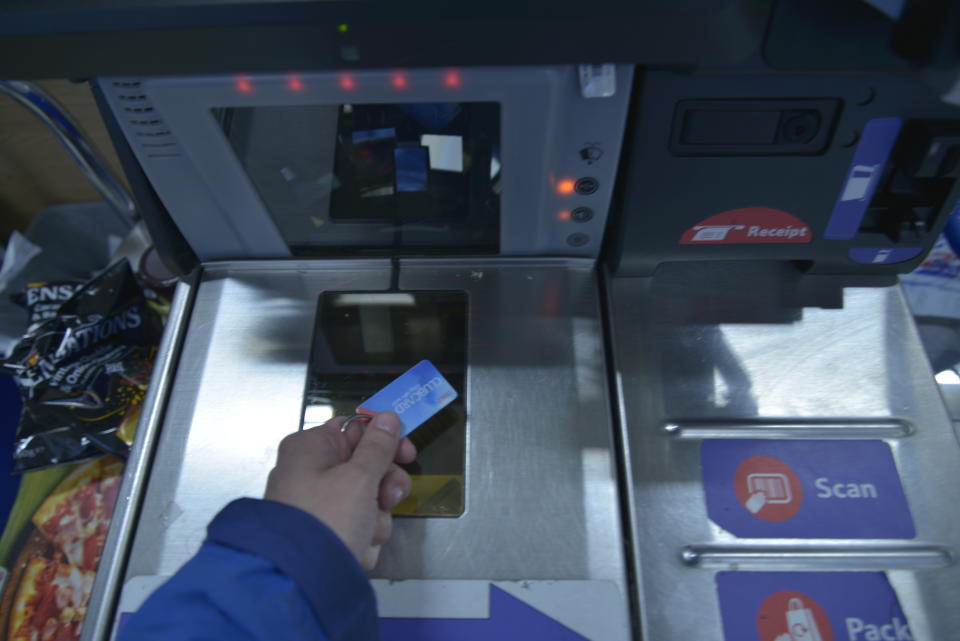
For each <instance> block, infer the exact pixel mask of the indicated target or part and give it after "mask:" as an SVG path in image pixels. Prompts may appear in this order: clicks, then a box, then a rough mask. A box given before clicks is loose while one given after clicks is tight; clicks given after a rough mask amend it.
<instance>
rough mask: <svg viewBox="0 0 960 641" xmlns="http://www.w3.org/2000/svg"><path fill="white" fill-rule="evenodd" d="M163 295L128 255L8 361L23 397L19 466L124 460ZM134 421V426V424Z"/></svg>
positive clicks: (31, 334) (34, 331)
mask: <svg viewBox="0 0 960 641" xmlns="http://www.w3.org/2000/svg"><path fill="white" fill-rule="evenodd" d="M155 297H156V295H155V294H153V292H151V291H150V290H144V289H143V288H142V287H141V286H140V283H139V282H138V281H137V279H136V277H135V276H134V274H133V272H132V271H131V270H130V267H129V265H128V263H127V261H126V260H123V261H120V262H117V263H115V264H114V265H112V266H111V267H109V268H108V269H106V270H105V271H104V272H102V273H101V274H100V275H99V276H96V277H95V278H93V279H91V280H89V281H87V282H86V283H85V284H84V285H83V286H81V287H80V288H79V289H78V290H77V291H76V292H75V293H74V294H73V296H72V297H70V298H69V299H68V300H67V301H66V302H64V303H63V304H62V305H61V306H60V309H59V310H58V311H57V314H56V316H55V317H54V318H51V319H49V320H46V321H42V322H40V323H36V324H33V325H31V327H30V329H28V330H27V333H26V334H25V335H24V336H23V338H21V339H20V341H19V342H18V343H17V344H16V346H15V347H14V348H13V350H12V351H11V353H10V355H9V356H8V357H7V359H6V361H5V362H3V364H2V370H3V371H4V372H5V373H8V374H10V375H12V376H13V377H14V379H15V380H16V381H17V384H18V385H19V387H20V393H21V396H22V397H23V413H22V414H21V416H20V424H19V427H18V429H17V436H16V440H15V442H14V453H13V458H14V464H13V467H14V471H17V472H25V471H27V470H32V469H37V468H41V467H47V466H50V465H59V464H62V463H71V462H75V461H80V460H84V459H88V458H92V457H94V456H99V455H100V454H103V453H104V452H107V453H110V454H115V455H117V456H121V457H125V456H126V455H127V453H128V451H129V438H124V437H123V435H129V433H130V432H131V431H132V430H131V426H130V423H131V421H134V422H135V421H136V418H137V417H138V416H139V412H140V405H141V403H142V401H143V396H144V394H145V393H146V388H147V383H148V381H149V379H150V370H151V368H152V366H153V358H154V355H155V353H156V350H157V345H158V344H159V342H160V336H161V334H162V333H163V322H164V319H163V315H162V314H161V312H160V309H161V307H160V306H159V305H158V304H157V303H156V302H155V301H154V300H153V299H155ZM134 425H135V423H134Z"/></svg>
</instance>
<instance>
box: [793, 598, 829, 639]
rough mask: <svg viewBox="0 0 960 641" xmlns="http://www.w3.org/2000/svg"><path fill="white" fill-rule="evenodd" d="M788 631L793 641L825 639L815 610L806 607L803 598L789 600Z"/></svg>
mask: <svg viewBox="0 0 960 641" xmlns="http://www.w3.org/2000/svg"><path fill="white" fill-rule="evenodd" d="M787 631H788V632H789V633H790V637H791V639H793V641H823V637H821V636H820V629H819V628H818V627H817V620H816V619H815V618H814V617H813V610H811V609H810V608H808V607H806V605H805V604H804V603H803V600H802V599H797V598H793V599H790V600H789V601H788V602H787Z"/></svg>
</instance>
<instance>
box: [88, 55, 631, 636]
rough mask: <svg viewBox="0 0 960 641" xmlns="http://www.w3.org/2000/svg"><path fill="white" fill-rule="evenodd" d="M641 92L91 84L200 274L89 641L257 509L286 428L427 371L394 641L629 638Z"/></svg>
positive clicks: (548, 76)
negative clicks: (611, 379)
mask: <svg viewBox="0 0 960 641" xmlns="http://www.w3.org/2000/svg"><path fill="white" fill-rule="evenodd" d="M632 77H633V69H632V67H630V66H628V65H621V66H614V65H604V66H597V67H593V66H584V67H577V66H563V67H518V68H509V69H500V68H498V69H494V68H473V69H458V70H453V69H421V70H416V71H408V72H388V71H382V72H381V71H362V72H361V71H357V72H349V73H335V72H323V73H304V74H276V75H251V76H232V75H231V76H212V77H182V78H181V77H170V78H127V77H124V78H107V79H102V80H101V81H100V82H99V84H100V88H101V90H102V92H103V95H104V97H105V101H106V103H107V104H108V105H109V110H110V115H111V116H112V119H113V120H114V121H115V123H116V126H117V127H118V128H119V130H120V131H121V132H122V135H123V136H124V137H125V140H126V141H127V143H128V144H129V146H130V148H131V149H132V151H133V153H134V154H135V155H136V159H137V160H138V162H139V164H140V165H141V166H142V168H143V171H144V173H145V174H146V176H147V177H148V178H149V180H150V183H151V185H152V187H153V189H154V190H155V191H156V193H157V194H158V196H159V197H160V199H161V200H162V201H163V203H164V205H165V206H166V209H167V210H168V211H169V212H170V215H171V216H172V217H173V219H174V220H175V222H176V224H177V227H178V228H179V230H180V231H181V232H182V233H183V236H184V237H185V238H186V239H187V241H188V242H189V243H190V245H191V247H192V249H193V250H194V252H195V253H196V254H197V256H198V257H199V258H200V259H201V260H202V261H203V266H202V269H201V270H200V272H199V275H198V276H197V277H196V279H195V280H194V281H193V282H190V283H184V284H183V285H181V286H180V289H179V291H178V292H177V295H176V299H175V300H174V302H173V305H172V313H171V317H170V329H169V330H168V332H167V335H166V338H165V342H164V344H163V346H162V347H161V350H160V355H159V358H158V362H157V368H159V369H158V372H159V373H158V374H157V378H156V379H155V386H154V389H153V390H152V392H151V395H150V398H149V399H148V401H147V402H146V406H145V409H144V416H145V419H144V422H143V424H142V428H141V430H140V432H139V434H138V436H137V439H138V441H137V443H136V444H135V446H134V451H133V455H132V458H131V461H130V463H129V465H130V466H131V467H132V469H134V472H131V473H130V474H128V479H127V481H126V482H127V483H128V485H127V486H125V490H124V491H123V499H122V501H121V507H120V508H119V510H120V511H119V512H118V514H117V516H116V517H115V519H116V520H117V523H118V525H116V526H115V527H114V530H113V531H112V532H111V539H110V540H109V541H108V542H107V553H106V556H105V560H104V565H103V566H102V567H101V577H99V580H100V583H99V586H98V589H97V596H96V597H95V600H94V603H93V604H92V609H91V615H92V616H93V617H94V618H93V619H92V623H90V624H89V628H85V630H84V634H85V635H86V636H85V638H98V639H100V638H103V639H105V638H109V637H110V635H112V634H114V631H115V630H116V627H117V626H118V625H123V619H124V614H125V613H127V612H131V611H133V610H135V609H136V608H137V607H139V604H140V603H141V602H142V600H143V599H144V598H145V596H146V595H147V594H148V593H149V592H150V591H152V590H153V589H154V588H155V587H156V586H157V585H158V584H159V582H162V580H163V577H165V576H169V575H170V574H172V573H173V572H175V571H176V570H177V568H179V567H180V566H181V565H182V564H183V563H184V562H185V561H186V560H187V559H189V558H190V556H191V555H192V554H193V553H194V552H195V551H196V550H197V549H198V547H199V546H200V544H201V542H202V540H203V538H204V536H205V534H204V532H205V527H206V525H207V523H208V522H209V520H210V519H211V518H212V517H213V516H214V515H215V514H216V513H217V511H218V510H220V509H221V508H222V507H223V506H224V505H226V503H228V502H229V501H230V500H232V499H233V498H236V497H238V496H244V495H246V496H260V495H262V492H263V488H264V483H265V480H266V477H267V473H268V472H269V470H270V469H271V467H272V466H273V464H274V462H275V458H276V448H277V445H278V443H279V441H280V440H281V439H282V437H283V436H284V435H285V434H288V433H290V432H292V431H295V430H297V429H299V428H301V426H311V425H316V424H320V423H322V422H323V421H325V420H327V419H328V418H330V417H332V416H334V415H344V414H352V413H353V412H354V409H355V408H356V407H357V405H359V403H360V402H361V401H363V400H364V399H366V398H367V397H369V396H370V395H372V394H373V393H374V392H375V391H377V390H378V389H380V388H381V387H383V386H384V385H385V384H386V383H387V382H389V381H390V380H392V379H393V378H395V377H396V376H398V375H399V374H400V373H401V372H403V371H404V370H406V369H407V368H409V367H410V366H412V365H414V364H415V363H416V362H418V361H420V360H422V359H429V360H431V361H432V362H433V363H434V364H435V365H436V366H437V367H438V368H439V369H440V370H441V371H443V372H444V374H445V376H446V378H447V379H448V380H449V381H450V382H451V383H452V384H453V385H454V387H455V388H456V389H457V390H458V392H459V398H458V400H457V401H456V402H455V403H453V404H452V405H450V406H449V407H447V408H446V409H445V410H443V411H442V412H441V413H439V414H438V415H437V416H435V417H434V418H433V419H431V420H430V421H429V422H428V423H426V424H424V425H423V426H422V427H421V428H419V429H418V430H417V431H416V432H414V433H413V435H412V439H413V440H414V442H415V444H416V445H417V447H418V449H419V452H420V454H419V456H418V460H417V462H416V464H415V465H414V466H412V468H411V469H410V472H411V474H412V476H413V479H414V489H413V493H412V495H411V497H410V498H409V499H408V500H406V501H405V502H404V503H402V504H401V505H400V506H399V507H398V508H397V515H398V518H397V519H396V522H395V525H394V534H393V537H392V539H391V542H390V544H389V546H388V548H385V549H384V551H383V554H382V557H381V561H380V563H379V565H378V567H377V569H376V571H375V572H374V574H373V576H374V577H375V587H376V591H377V595H378V601H379V605H380V615H381V617H382V618H383V622H382V630H383V638H384V639H391V638H392V639H410V638H419V637H418V636H417V635H418V634H445V635H448V636H447V637H446V638H458V635H461V636H462V635H467V634H472V635H476V634H484V635H490V636H491V638H504V639H508V638H525V639H530V638H540V637H537V636H536V635H537V634H539V635H544V634H546V635H548V636H549V638H555V639H564V638H569V639H580V638H586V639H595V640H603V641H608V640H611V641H617V640H626V639H629V638H630V637H631V624H630V606H629V603H630V600H629V586H628V584H627V580H626V562H625V549H626V548H625V543H624V540H623V534H622V528H621V519H620V503H619V488H618V475H617V463H616V458H615V453H616V449H615V447H614V439H615V430H614V424H613V415H612V412H611V405H610V398H611V395H610V388H609V387H608V381H607V367H606V358H605V353H604V340H603V333H604V330H603V315H602V311H601V300H600V292H599V281H598V279H597V272H596V269H595V268H596V258H597V256H598V255H599V251H600V246H601V240H602V238H603V231H604V227H605V222H606V218H607V211H608V208H609V202H610V198H611V194H612V190H613V185H614V179H615V175H616V170H617V164H618V160H619V157H620V146H621V143H622V141H623V138H624V133H623V132H624V126H625V122H626V117H627V107H628V103H629V99H630V95H631V83H632ZM138 494H142V503H141V504H140V505H139V506H137V505H136V504H135V502H134V501H133V500H130V498H131V497H134V496H136V495H138ZM411 621H414V622H415V623H411ZM411 625H412V626H413V628H411V627H410V626H411ZM411 629H413V630H419V631H420V632H411ZM411 635H412V636H411ZM431 638H435V637H431ZM463 638H469V637H466V636H465V637H463ZM543 638H546V637H543Z"/></svg>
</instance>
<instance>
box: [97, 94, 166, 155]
mask: <svg viewBox="0 0 960 641" xmlns="http://www.w3.org/2000/svg"><path fill="white" fill-rule="evenodd" d="M110 85H111V86H112V87H113V99H114V101H115V104H116V105H117V107H118V108H119V109H120V111H121V112H122V113H123V114H125V116H126V118H125V120H126V122H127V128H126V129H127V134H128V135H129V136H130V138H131V140H130V142H131V143H132V144H133V145H134V146H135V147H137V148H139V150H140V153H141V154H143V157H145V158H175V157H178V156H180V155H181V154H180V149H179V145H178V144H177V140H176V138H175V137H174V136H173V132H171V131H170V128H169V127H167V125H166V123H165V122H164V121H163V119H162V118H160V117H158V114H157V113H156V109H154V107H153V105H152V104H151V102H150V97H149V96H148V95H147V92H146V91H145V89H144V87H143V83H142V81H140V80H137V79H132V78H131V79H117V80H111V81H110Z"/></svg>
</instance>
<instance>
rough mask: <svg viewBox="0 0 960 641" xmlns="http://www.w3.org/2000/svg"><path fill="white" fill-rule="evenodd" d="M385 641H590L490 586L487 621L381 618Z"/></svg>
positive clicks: (381, 635) (381, 632)
mask: <svg viewBox="0 0 960 641" xmlns="http://www.w3.org/2000/svg"><path fill="white" fill-rule="evenodd" d="M380 638H381V640H382V641H454V640H455V641H491V640H492V639H496V640H497V641H587V640H586V639H585V638H584V637H582V636H581V635H579V634H577V633H576V632H574V631H573V630H571V629H570V628H568V627H566V626H564V625H561V624H560V623H557V622H556V621H554V620H553V619H551V618H550V617H548V616H546V615H545V614H543V613H542V612H540V611H539V610H536V609H534V608H532V607H530V606H529V605H527V604H526V603H524V602H523V601H520V600H519V599H516V598H514V597H512V596H510V595H509V594H507V593H506V592H504V591H503V590H501V589H500V588H498V587H496V586H494V585H491V586H490V617H489V618H486V619H425V618H396V619H393V618H381V619H380Z"/></svg>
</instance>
